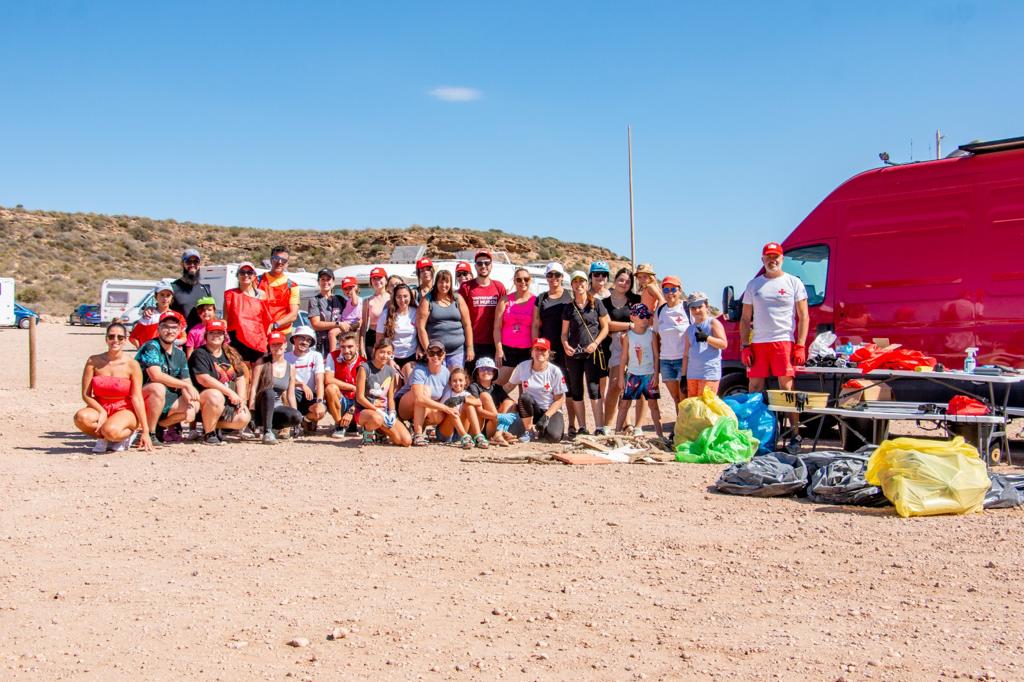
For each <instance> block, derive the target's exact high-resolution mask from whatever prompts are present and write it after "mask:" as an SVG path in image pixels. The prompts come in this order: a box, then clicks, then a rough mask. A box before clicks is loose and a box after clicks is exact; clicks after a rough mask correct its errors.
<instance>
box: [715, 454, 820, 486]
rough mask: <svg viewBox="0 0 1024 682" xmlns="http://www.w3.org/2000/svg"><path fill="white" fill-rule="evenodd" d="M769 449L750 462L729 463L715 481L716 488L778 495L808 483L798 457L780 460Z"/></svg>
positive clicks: (805, 469) (804, 469)
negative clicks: (766, 452) (768, 451)
mask: <svg viewBox="0 0 1024 682" xmlns="http://www.w3.org/2000/svg"><path fill="white" fill-rule="evenodd" d="M778 455H781V453H771V454H767V455H757V456H755V457H754V458H753V459H751V460H750V461H749V462H742V463H737V464H730V465H729V466H728V467H727V468H726V470H725V471H723V472H722V474H721V476H719V477H718V480H717V481H715V489H716V490H718V491H720V492H723V493H728V494H730V495H751V496H754V497H780V496H782V495H792V494H794V493H797V492H799V491H801V490H803V489H804V487H805V486H806V485H807V467H805V466H804V463H803V462H802V461H801V460H800V458H799V457H791V456H788V455H787V456H786V457H785V460H786V461H783V459H782V458H780V457H779V456H778Z"/></svg>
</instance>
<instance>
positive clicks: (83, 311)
mask: <svg viewBox="0 0 1024 682" xmlns="http://www.w3.org/2000/svg"><path fill="white" fill-rule="evenodd" d="M99 323H100V307H99V305H97V304H95V303H83V304H82V305H80V306H78V307H77V308H75V309H74V311H73V312H72V313H71V314H70V315H68V324H70V325H76V324H85V325H98V324H99Z"/></svg>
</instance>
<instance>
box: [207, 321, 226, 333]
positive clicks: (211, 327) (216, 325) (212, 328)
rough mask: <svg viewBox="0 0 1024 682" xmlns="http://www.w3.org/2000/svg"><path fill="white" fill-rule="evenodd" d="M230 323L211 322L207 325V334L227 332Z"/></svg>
mask: <svg viewBox="0 0 1024 682" xmlns="http://www.w3.org/2000/svg"><path fill="white" fill-rule="evenodd" d="M227 330H228V323H227V322H225V321H224V320H210V321H209V322H207V323H206V333H207V334H209V333H210V332H227Z"/></svg>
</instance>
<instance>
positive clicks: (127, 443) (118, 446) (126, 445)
mask: <svg viewBox="0 0 1024 682" xmlns="http://www.w3.org/2000/svg"><path fill="white" fill-rule="evenodd" d="M138 435H139V432H138V431H134V432H132V435H130V436H128V437H127V438H125V439H124V440H119V441H117V442H116V443H114V444H113V445H112V446H111V447H110V450H111V451H112V452H124V451H125V450H130V449H131V447H132V444H133V443H135V438H136V437H137V436H138Z"/></svg>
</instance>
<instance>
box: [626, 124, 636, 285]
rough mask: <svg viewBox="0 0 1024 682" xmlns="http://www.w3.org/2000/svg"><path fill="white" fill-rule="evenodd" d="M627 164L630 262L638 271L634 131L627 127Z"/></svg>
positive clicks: (632, 267) (633, 268)
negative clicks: (634, 216)
mask: <svg viewBox="0 0 1024 682" xmlns="http://www.w3.org/2000/svg"><path fill="white" fill-rule="evenodd" d="M626 162H627V163H628V165H629V260H630V261H631V267H630V269H632V270H636V231H635V228H634V225H633V130H632V126H626Z"/></svg>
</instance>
